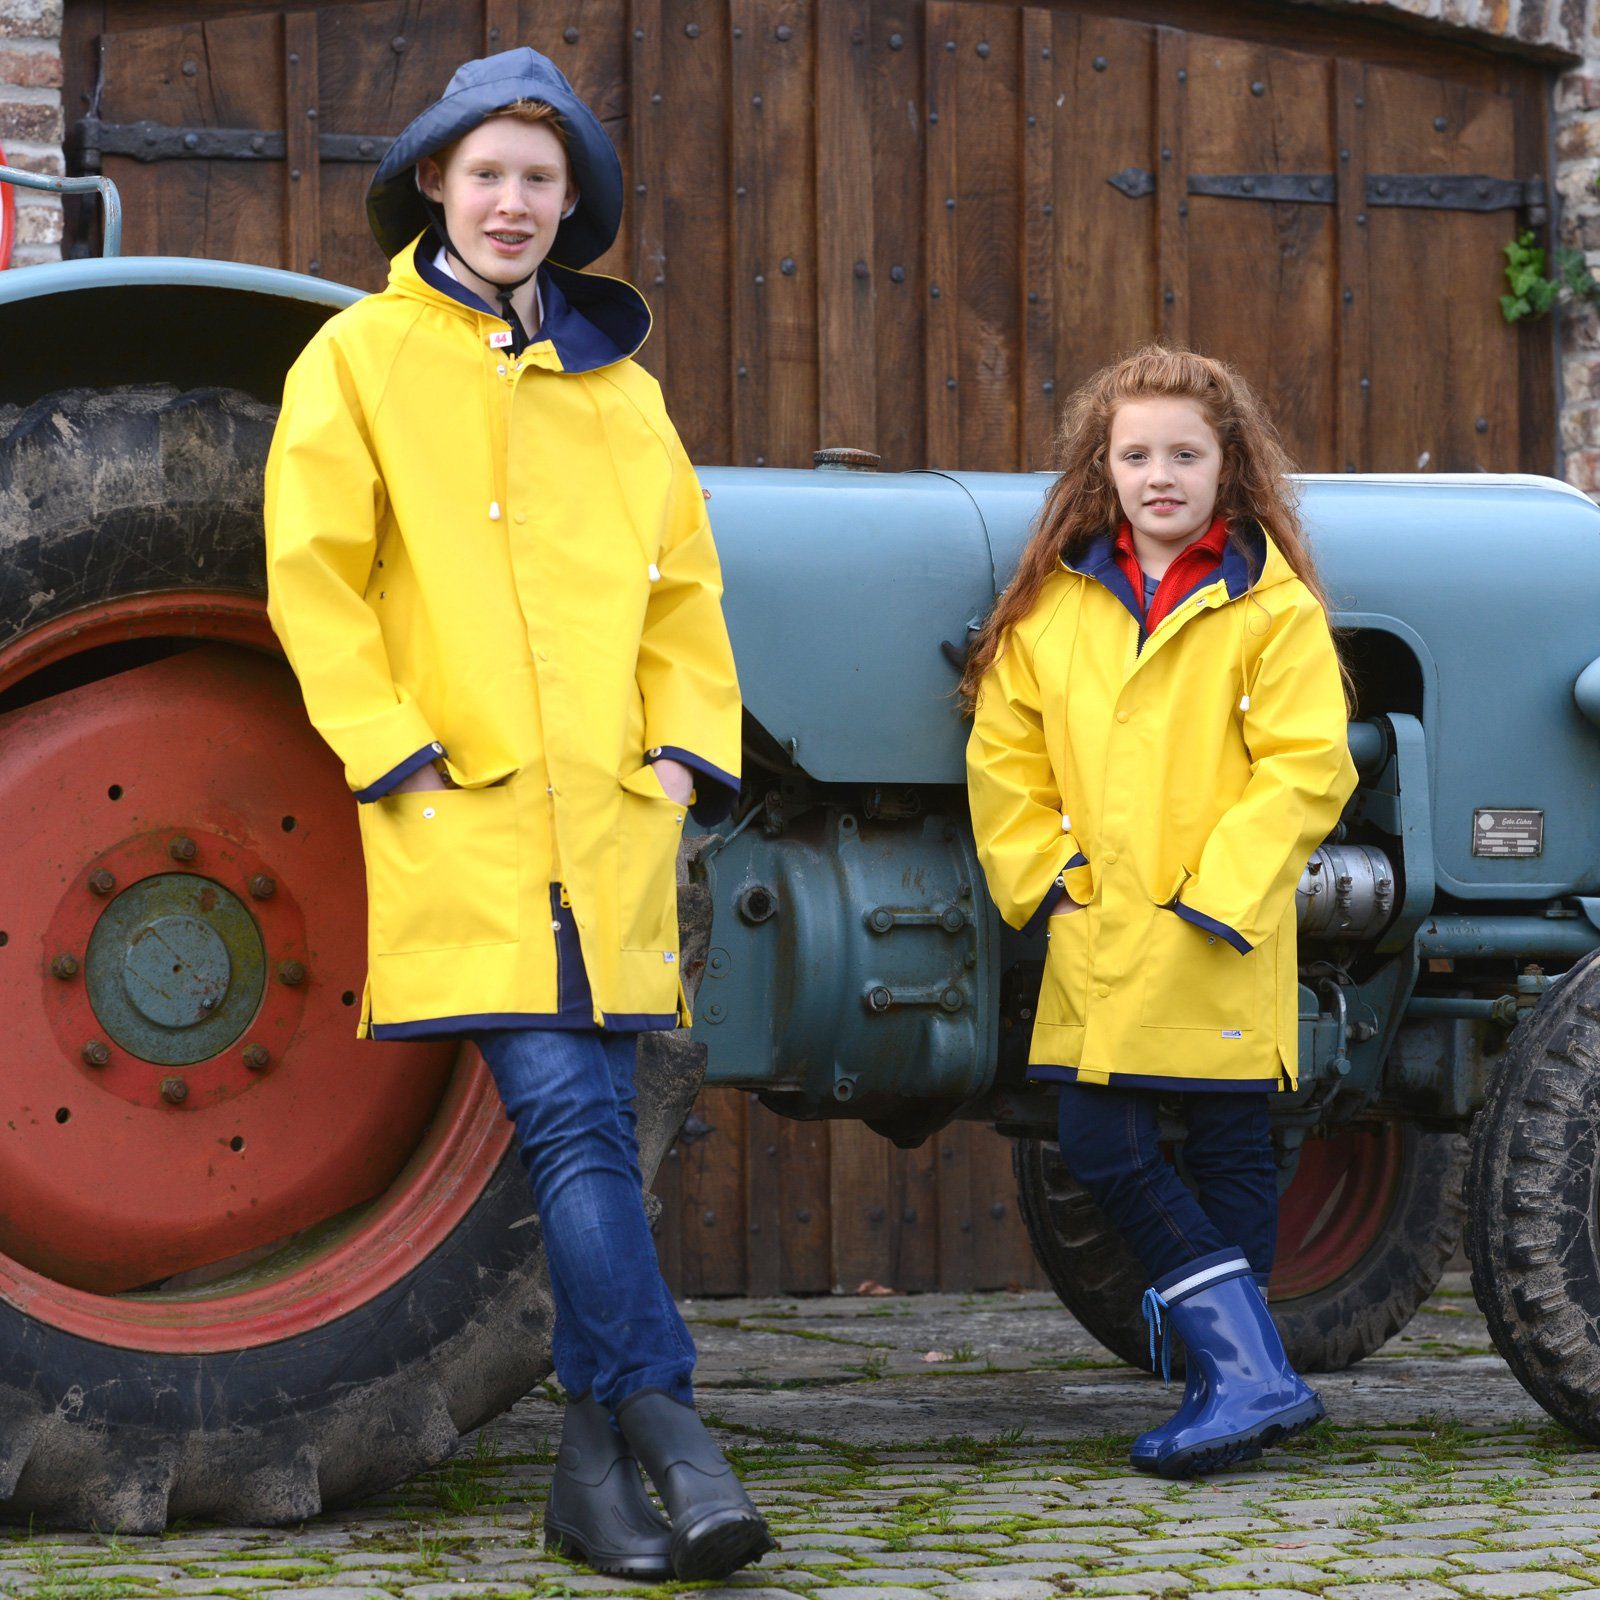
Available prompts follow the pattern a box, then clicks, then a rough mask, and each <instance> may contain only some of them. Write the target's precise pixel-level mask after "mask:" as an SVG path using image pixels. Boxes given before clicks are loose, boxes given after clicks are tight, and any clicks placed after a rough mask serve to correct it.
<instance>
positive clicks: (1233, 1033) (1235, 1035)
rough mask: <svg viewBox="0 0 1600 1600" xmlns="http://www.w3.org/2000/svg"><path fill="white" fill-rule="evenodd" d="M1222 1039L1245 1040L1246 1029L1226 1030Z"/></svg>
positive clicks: (1223, 1031)
mask: <svg viewBox="0 0 1600 1600" xmlns="http://www.w3.org/2000/svg"><path fill="white" fill-rule="evenodd" d="M1222 1037H1223V1038H1224V1039H1242V1038H1244V1029H1243V1028H1224V1029H1223V1030H1222Z"/></svg>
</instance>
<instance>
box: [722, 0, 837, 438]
mask: <svg viewBox="0 0 1600 1600" xmlns="http://www.w3.org/2000/svg"><path fill="white" fill-rule="evenodd" d="M730 11H731V16H732V37H731V40H730V45H731V78H730V84H731V89H730V97H729V105H730V111H729V128H730V130H731V139H732V144H733V157H732V160H733V179H734V207H733V252H732V256H733V282H734V290H733V295H732V305H733V315H734V339H733V352H732V361H733V366H734V420H733V430H732V432H733V440H732V445H733V451H732V453H733V458H734V460H736V461H738V462H741V463H745V464H750V465H755V466H809V465H810V464H811V454H812V451H813V450H815V449H816V447H817V337H818V327H817V298H816V297H817V250H816V240H815V237H814V229H815V223H816V210H815V200H814V195H815V184H816V174H815V160H816V129H815V107H814V102H813V90H814V88H815V80H814V73H815V61H816V38H815V20H814V17H813V13H812V11H811V9H810V7H809V6H808V5H807V4H805V3H804V0H782V3H780V4H776V5H774V4H772V3H770V0H731V5H730Z"/></svg>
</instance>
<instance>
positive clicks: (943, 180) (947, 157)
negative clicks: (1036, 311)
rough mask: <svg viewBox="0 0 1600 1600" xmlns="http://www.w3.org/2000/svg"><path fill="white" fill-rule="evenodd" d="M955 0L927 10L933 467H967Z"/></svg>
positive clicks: (927, 393) (927, 380) (927, 448)
mask: <svg viewBox="0 0 1600 1600" xmlns="http://www.w3.org/2000/svg"><path fill="white" fill-rule="evenodd" d="M959 9H960V8H959V7H958V6H956V5H954V4H951V3H949V0H928V4H927V6H926V8H925V9H924V11H923V29H924V36H923V63H924V66H923V75H924V82H925V90H924V92H925V94H926V97H927V106H928V113H927V136H926V140H925V167H924V179H923V192H924V201H923V240H924V246H923V248H924V250H925V252H926V255H925V261H926V265H925V268H924V273H925V276H926V278H927V284H928V311H927V317H926V319H925V326H926V329H927V334H926V344H927V356H926V360H925V363H924V388H923V395H924V407H925V410H926V412H927V418H926V437H925V441H924V450H923V461H924V462H925V463H926V464H927V465H928V466H931V467H956V466H960V465H961V405H960V399H959V396H958V393H957V385H958V382H959V379H958V377H957V374H958V372H959V370H960V365H961V361H960V347H959V343H958V337H959V330H960V315H961V311H960V274H959V269H958V261H959V254H958V250H957V244H956V240H957V231H956V215H955V209H956V190H957V188H958V187H959V174H958V171H957V163H956V148H957V147H956V134H957V123H958V117H959V108H958V101H957V94H956V85H957V79H958V75H957V71H956V63H955V51H956V32H957V27H956V16H957V12H958V11H959Z"/></svg>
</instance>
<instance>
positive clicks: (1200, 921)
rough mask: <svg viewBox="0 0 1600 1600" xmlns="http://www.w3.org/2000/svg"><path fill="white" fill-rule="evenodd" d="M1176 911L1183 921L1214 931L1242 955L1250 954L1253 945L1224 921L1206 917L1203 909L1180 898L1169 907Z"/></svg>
mask: <svg viewBox="0 0 1600 1600" xmlns="http://www.w3.org/2000/svg"><path fill="white" fill-rule="evenodd" d="M1168 909H1169V910H1171V911H1176V912H1177V913H1178V915H1179V916H1180V917H1182V918H1183V920H1184V921H1185V922H1192V923H1193V924H1194V925H1195V927H1197V928H1204V929H1205V930H1206V932H1207V933H1214V934H1216V936H1217V937H1218V938H1219V939H1226V940H1227V941H1228V943H1229V944H1231V945H1232V946H1233V948H1234V949H1235V950H1237V951H1238V952H1239V954H1240V955H1242V956H1247V955H1249V954H1250V951H1251V949H1252V948H1253V946H1252V945H1251V943H1250V941H1249V940H1248V939H1246V938H1245V936H1244V935H1243V934H1242V933H1239V932H1237V931H1235V930H1234V929H1233V928H1230V927H1229V926H1228V924H1227V923H1226V922H1218V921H1217V919H1216V918H1215V917H1208V916H1207V915H1206V914H1205V912H1203V911H1196V910H1195V909H1194V907H1193V906H1186V905H1185V904H1184V903H1183V901H1181V900H1174V901H1173V902H1172V904H1171V906H1170V907H1168Z"/></svg>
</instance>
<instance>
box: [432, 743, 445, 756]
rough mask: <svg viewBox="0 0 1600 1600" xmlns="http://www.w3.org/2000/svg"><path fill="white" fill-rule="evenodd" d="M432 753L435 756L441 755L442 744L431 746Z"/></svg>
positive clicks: (442, 751) (442, 750)
mask: <svg viewBox="0 0 1600 1600" xmlns="http://www.w3.org/2000/svg"><path fill="white" fill-rule="evenodd" d="M433 753H434V754H435V755H436V756H442V755H443V754H444V746H443V745H442V744H436V745H435V746H434V747H433Z"/></svg>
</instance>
